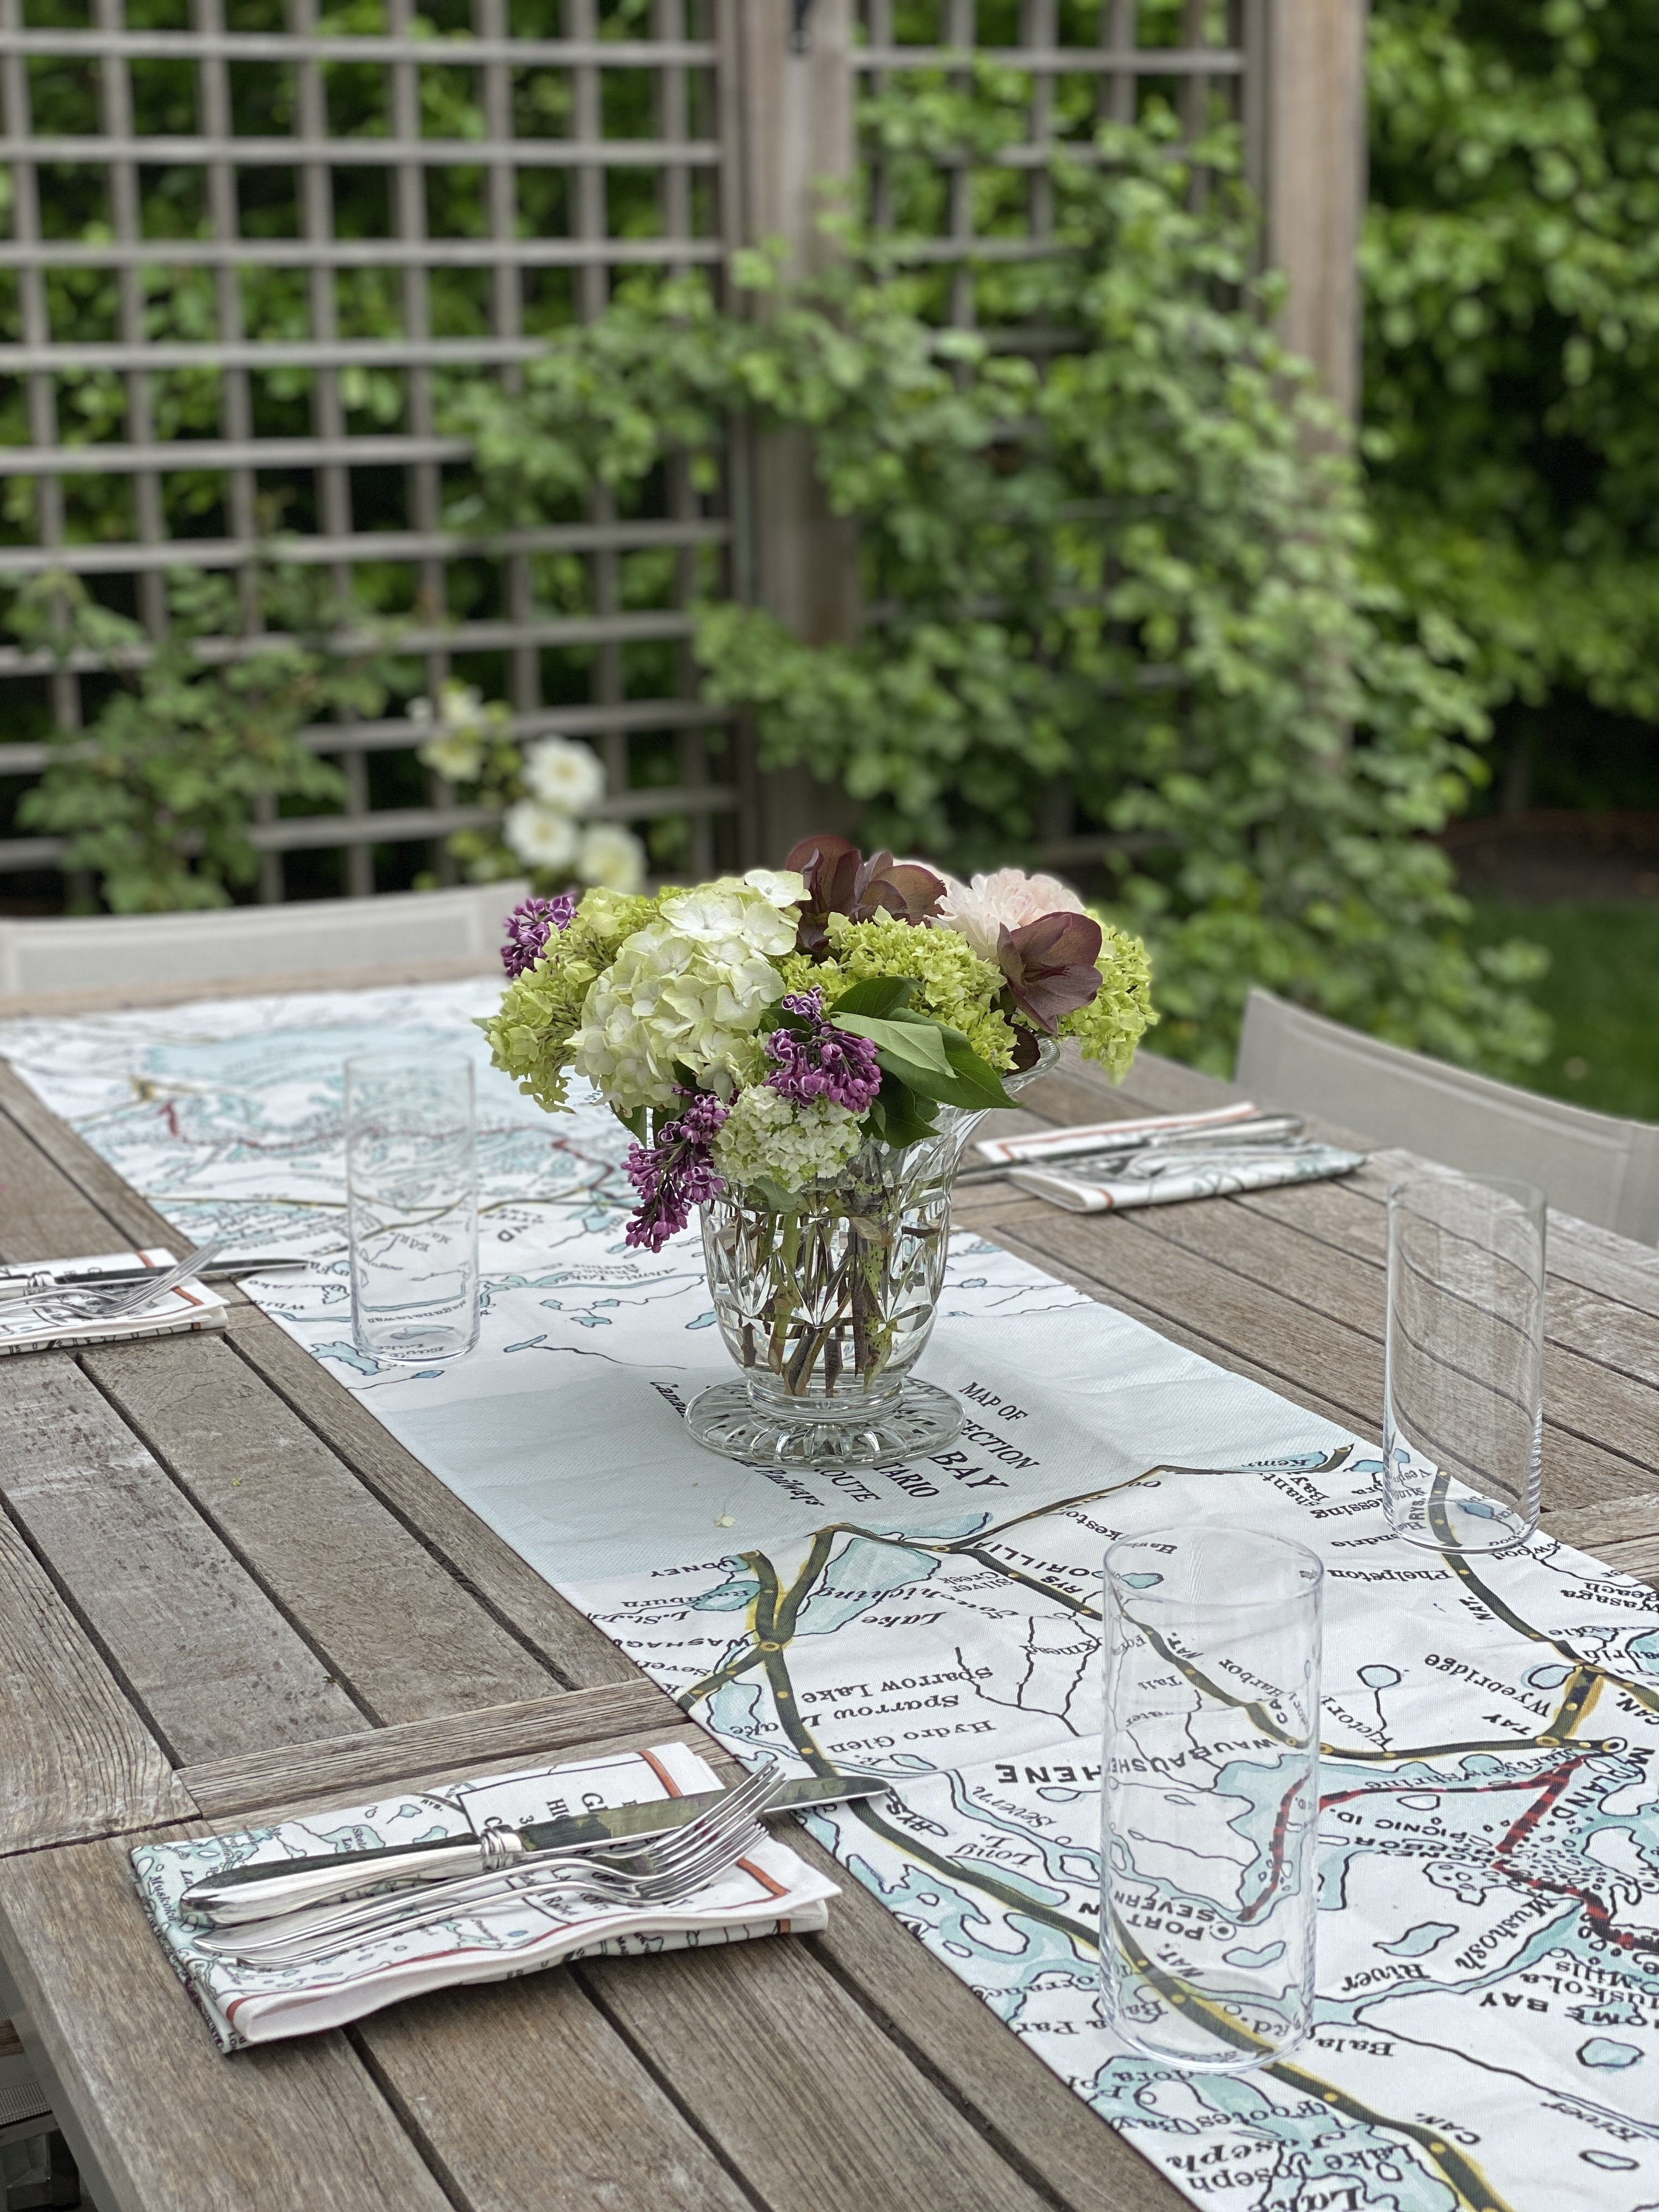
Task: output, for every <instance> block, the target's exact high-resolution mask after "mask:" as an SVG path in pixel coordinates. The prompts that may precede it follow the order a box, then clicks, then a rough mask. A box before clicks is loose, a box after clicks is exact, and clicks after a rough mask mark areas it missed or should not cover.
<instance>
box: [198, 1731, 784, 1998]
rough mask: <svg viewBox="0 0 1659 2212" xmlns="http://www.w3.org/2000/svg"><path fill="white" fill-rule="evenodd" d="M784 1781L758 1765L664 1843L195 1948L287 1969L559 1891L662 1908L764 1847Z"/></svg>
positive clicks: (295, 1920)
mask: <svg viewBox="0 0 1659 2212" xmlns="http://www.w3.org/2000/svg"><path fill="white" fill-rule="evenodd" d="M784 1781H785V1777H784V1775H783V1773H782V1771H781V1769H780V1768H779V1767H778V1766H777V1765H775V1764H774V1765H770V1766H767V1767H763V1768H761V1769H760V1770H759V1771H757V1772H756V1773H754V1774H751V1775H750V1776H748V1777H747V1778H745V1779H744V1782H742V1783H741V1784H739V1785H738V1787H737V1788H736V1789H734V1790H731V1791H730V1792H729V1793H728V1795H727V1798H726V1802H724V1803H723V1804H720V1805H718V1806H716V1807H715V1808H714V1809H713V1810H712V1811H711V1812H708V1813H705V1814H703V1815H702V1818H701V1819H699V1820H693V1821H691V1822H690V1823H689V1824H688V1825H687V1826H685V1827H684V1828H680V1829H677V1830H674V1831H673V1832H671V1833H669V1834H667V1835H658V1836H656V1837H643V1838H641V1839H640V1840H639V1841H638V1842H637V1843H632V1844H616V1845H614V1846H612V1847H611V1848H609V1849H607V1850H604V1851H603V1852H598V1851H595V1850H592V1848H591V1847H589V1848H587V1849H586V1850H582V1851H580V1852H573V1853H568V1854H566V1853H561V1854H559V1855H557V1856H556V1857H555V1856H553V1855H551V1854H550V1855H549V1857H547V1858H545V1859H543V1860H540V1861H538V1860H534V1859H532V1860H531V1861H529V1862H527V1863H526V1862H520V1863H519V1864H518V1865H517V1866H516V1867H513V1868H510V1869H506V1870H497V1871H496V1872H495V1873H492V1874H483V1875H471V1876H469V1877H467V1878H466V1879H465V1880H464V1881H449V1882H444V1883H441V1884H435V1885H433V1886H432V1887H428V1888H425V1889H422V1890H419V1891H416V1892H414V1893H410V1892H409V1891H401V1892H397V1893H392V1895H390V1896H382V1897H378V1898H372V1899H368V1900H367V1901H360V1902H358V1903H356V1904H353V1905H337V1906H334V1907H332V1908H329V1907H325V1906H310V1907H307V1908H305V1909H303V1910H301V1911H298V1912H288V1913H283V1914H282V1915H280V1916H279V1917H275V1918H273V1919H270V1920H268V1921H264V1922H256V1923H244V1924H243V1925H242V1926H240V1927H239V1928H237V1929H234V1930H232V1929H220V1930H217V1931H216V1932H215V1933H213V1934H210V1935H204V1936H198V1937H197V1939H196V1940H197V1943H198V1945H199V1946H200V1948H202V1949H204V1950H205V1951H208V1952H210V1953H212V1954H215V1955H216V1956H218V1957H222V1958H234V1959H238V1960H241V1961H242V1962H243V1963H244V1964H246V1965H250V1966H257V1965H269V1966H277V1965H292V1964H296V1963H300V1962H301V1961H303V1960H308V1959H311V1958H313V1957H318V1956H322V1955H325V1954H327V1953H328V1952H330V1951H333V1950H338V1949H344V1948H350V1947H351V1946H353V1945H354V1944H356V1943H359V1942H364V1941H366V1940H368V1938H369V1937H370V1936H375V1935H379V1934H381V1933H385V1932H388V1931H402V1930H403V1929H407V1928H410V1927H415V1926H435V1925H437V1924H440V1923H441V1922H443V1921H445V1920H450V1919H454V1918H457V1917H468V1916H470V1915H471V1913H473V1912H476V1911H482V1910H486V1909H488V1907H489V1905H492V1904H495V1903H499V1902H504V1901H507V1900H508V1899H512V1898H513V1896H515V1895H518V1896H525V1897H536V1896H539V1895H540V1894H542V1893H547V1894H552V1893H555V1892H556V1891H558V1890H571V1891H574V1892H576V1893H580V1894H586V1895H590V1896H594V1897H598V1898H599V1899H603V1900H605V1901H607V1902H609V1901H614V1902H617V1903H620V1904H633V1903H639V1904H653V1903H665V1902H668V1901H670V1900H671V1899H675V1898H678V1897H681V1896H690V1895H691V1894H692V1893H695V1892H696V1890H697V1889H699V1888H702V1887H706V1885H707V1884H708V1882H709V1881H712V1880H713V1879H714V1877H715V1875H718V1874H720V1873H724V1872H725V1871H726V1869H729V1868H731V1867H732V1866H734V1865H735V1864H736V1863H737V1862H738V1859H740V1858H741V1857H743V1854H744V1852H745V1851H747V1850H752V1849H753V1847H754V1845H755V1844H757V1843H758V1842H761V1841H763V1840H764V1837H765V1831H764V1829H763V1828H762V1827H761V1826H759V1816H760V1814H762V1813H763V1812H764V1811H765V1809H766V1808H767V1807H768V1806H769V1804H770V1803H771V1802H772V1801H773V1799H774V1798H775V1796H776V1795H777V1793H778V1791H779V1790H781V1789H782V1787H783V1785H784Z"/></svg>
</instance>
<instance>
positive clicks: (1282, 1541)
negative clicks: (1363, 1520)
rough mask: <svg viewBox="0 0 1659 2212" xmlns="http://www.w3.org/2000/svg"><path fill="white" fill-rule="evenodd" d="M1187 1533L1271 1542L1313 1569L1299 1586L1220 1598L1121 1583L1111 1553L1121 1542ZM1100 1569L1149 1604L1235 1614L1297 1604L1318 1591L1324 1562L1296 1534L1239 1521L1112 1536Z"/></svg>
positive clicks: (1153, 1541) (1169, 1538) (1188, 1524)
mask: <svg viewBox="0 0 1659 2212" xmlns="http://www.w3.org/2000/svg"><path fill="white" fill-rule="evenodd" d="M1190 1536H1204V1537H1210V1536H1235V1537H1238V1536H1242V1537H1246V1538H1248V1539H1249V1541H1250V1542H1251V1543H1253V1544H1267V1545H1271V1546H1272V1547H1274V1548H1275V1549H1276V1550H1278V1551H1279V1552H1281V1553H1284V1554H1285V1558H1286V1560H1287V1562H1288V1559H1289V1558H1290V1556H1291V1555H1292V1554H1298V1555H1299V1556H1300V1557H1301V1559H1304V1560H1305V1561H1306V1562H1308V1564H1309V1565H1311V1566H1312V1567H1313V1569H1314V1572H1313V1574H1312V1576H1311V1577H1310V1578H1309V1579H1308V1581H1307V1582H1306V1583H1304V1586H1303V1588H1301V1589H1295V1590H1276V1591H1272V1592H1261V1593H1257V1592H1255V1591H1252V1590H1250V1589H1243V1590H1233V1591H1230V1592H1229V1593H1228V1594H1227V1595H1225V1596H1222V1597H1176V1596H1175V1595H1173V1594H1172V1593H1170V1592H1167V1591H1165V1592H1163V1593H1160V1592H1158V1590H1157V1589H1134V1588H1133V1585H1132V1584H1126V1583H1125V1582H1124V1579H1123V1576H1122V1574H1121V1571H1120V1570H1118V1569H1115V1568H1114V1567H1113V1565H1112V1554H1113V1553H1114V1552H1115V1551H1117V1550H1119V1549H1120V1548H1121V1547H1122V1546H1124V1545H1127V1544H1156V1543H1159V1542H1163V1541H1178V1540H1180V1539H1182V1538H1185V1537H1190ZM1101 1571H1102V1575H1103V1578H1104V1580H1105V1581H1106V1582H1108V1583H1111V1584H1113V1585H1114V1586H1115V1587H1116V1588H1117V1589H1124V1590H1126V1592H1127V1595H1131V1596H1133V1597H1135V1598H1139V1599H1141V1600H1144V1601H1146V1602H1147V1603H1149V1604H1152V1605H1178V1606H1180V1607H1182V1609H1183V1610H1184V1611H1186V1612H1188V1613H1237V1612H1238V1611H1239V1610H1240V1609H1241V1608H1243V1607H1250V1608H1253V1609H1258V1610H1259V1609H1261V1608H1262V1607H1270V1606H1283V1605H1297V1604H1300V1603H1301V1602H1302V1601H1304V1599H1305V1598H1307V1597H1309V1596H1311V1595H1316V1593H1317V1592H1319V1591H1320V1590H1322V1589H1323V1588H1324V1584H1325V1562H1324V1561H1323V1559H1321V1558H1320V1556H1319V1554H1318V1553H1317V1552H1316V1551H1314V1550H1313V1549H1312V1547H1310V1546H1309V1545H1307V1544H1304V1543H1303V1542H1302V1541H1301V1540H1300V1538H1299V1537H1296V1536H1280V1535H1279V1534H1276V1533H1275V1532H1274V1531H1273V1530H1272V1529H1270V1528H1251V1527H1250V1526H1249V1523H1248V1522H1243V1521H1220V1522H1185V1523H1182V1524H1179V1525H1177V1526H1176V1527H1172V1528H1149V1529H1146V1531H1144V1532H1143V1533H1141V1534H1136V1535H1133V1536H1129V1535H1125V1536H1115V1537H1114V1538H1113V1540H1112V1541H1111V1542H1110V1543H1109V1545H1108V1546H1107V1547H1106V1552H1105V1556H1104V1558H1103V1559H1102V1562H1101Z"/></svg>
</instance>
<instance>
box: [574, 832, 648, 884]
mask: <svg viewBox="0 0 1659 2212" xmlns="http://www.w3.org/2000/svg"><path fill="white" fill-rule="evenodd" d="M576 874H577V877H578V878H579V879H580V881H581V882H582V883H585V884H604V885H605V889H606V890H611V891H622V892H623V893H624V894H626V895H628V896H632V895H633V894H634V893H635V891H638V890H643V889H644V887H645V848H644V846H643V845H642V844H641V842H640V841H639V839H638V838H637V837H636V836H635V835H634V832H633V831H632V830H631V829H623V826H622V824H621V823H620V822H595V823H592V824H590V826H589V827H588V828H587V829H585V830H584V831H583V832H582V842H581V844H580V848H578V850H577V854H576Z"/></svg>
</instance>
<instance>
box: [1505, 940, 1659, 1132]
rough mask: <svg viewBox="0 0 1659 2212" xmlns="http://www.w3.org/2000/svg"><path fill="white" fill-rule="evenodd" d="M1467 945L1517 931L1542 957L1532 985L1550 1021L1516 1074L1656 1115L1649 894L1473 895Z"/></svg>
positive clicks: (1579, 1096)
mask: <svg viewBox="0 0 1659 2212" xmlns="http://www.w3.org/2000/svg"><path fill="white" fill-rule="evenodd" d="M1474 913H1475V921H1474V929H1473V930H1472V932H1471V937H1472V939H1473V941H1474V943H1475V944H1477V945H1497V944H1501V943H1502V942H1503V940H1504V939H1505V938H1510V937H1524V938H1526V939H1528V940H1529V941H1530V942H1531V943H1533V944H1534V945H1543V946H1544V948H1545V950H1546V951H1547V952H1548V953H1549V955H1550V972H1549V974H1548V975H1546V976H1544V977H1543V978H1542V979H1541V981H1539V982H1537V983H1534V985H1533V986H1532V992H1533V995H1534V998H1535V999H1536V1000H1537V1001H1538V1003H1539V1005H1540V1006H1542V1008H1543V1009H1544V1012H1546V1013H1547V1014H1548V1016H1549V1017H1550V1018H1551V1020H1552V1021H1553V1023H1554V1024H1555V1042H1554V1044H1553V1047H1552V1048H1551V1051H1550V1055H1549V1058H1548V1059H1547V1060H1544V1061H1542V1062H1541V1064H1540V1066H1537V1067H1535V1068H1534V1069H1533V1070H1532V1071H1531V1072H1530V1073H1528V1076H1527V1077H1526V1079H1525V1080H1526V1083H1527V1085H1528V1088H1529V1089H1531V1090H1534V1091H1547V1093H1548V1094H1549V1096H1550V1097H1553V1098H1571V1100H1573V1102H1574V1103H1576V1104H1577V1105H1580V1106H1595V1107H1598V1108H1600V1109H1601V1112H1602V1113H1604V1114H1629V1115H1636V1116H1637V1117H1638V1119H1640V1120H1642V1121H1659V899H1656V900H1644V901H1640V902H1631V903H1630V904H1628V905H1619V906H1590V905H1582V906H1581V905H1562V906H1515V905H1510V904H1509V903H1507V902H1499V901H1498V900H1496V899H1478V900H1476V901H1475V902H1474Z"/></svg>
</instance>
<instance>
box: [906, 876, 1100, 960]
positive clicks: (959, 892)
mask: <svg viewBox="0 0 1659 2212" xmlns="http://www.w3.org/2000/svg"><path fill="white" fill-rule="evenodd" d="M934 873H935V874H936V875H939V877H940V878H941V879H942V880H943V882H944V884H945V897H944V899H943V901H942V902H941V903H940V906H939V912H938V913H937V914H936V915H934V917H933V922H934V927H936V928H939V929H953V930H955V931H956V933H957V936H958V937H965V938H966V939H967V940H968V942H969V945H970V946H971V947H972V949H973V950H974V951H975V952H977V953H978V955H979V957H980V958H981V960H988V961H989V962H990V963H991V965H992V967H994V968H996V967H999V966H1000V964H1001V963H1000V960H999V958H998V946H999V945H1000V943H1001V932H1002V931H1003V930H1004V929H1005V928H1006V929H1023V928H1024V927H1025V925H1026V924H1027V923H1028V922H1032V921H1042V917H1043V915H1046V914H1086V913H1087V912H1088V908H1086V907H1085V905H1084V903H1083V901H1082V900H1081V899H1080V898H1079V896H1078V895H1077V893H1076V892H1075V891H1074V890H1073V889H1072V887H1071V885H1070V884H1063V883H1061V882H1060V878H1059V877H1058V876H1028V875H1027V874H1026V872H1025V871H1024V868H999V869H998V870H997V872H996V873H995V874H994V876H975V878H974V880H973V882H972V883H971V884H960V883H958V882H957V879H956V878H955V877H954V876H947V875H945V873H944V871H943V870H942V869H935V870H934Z"/></svg>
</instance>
